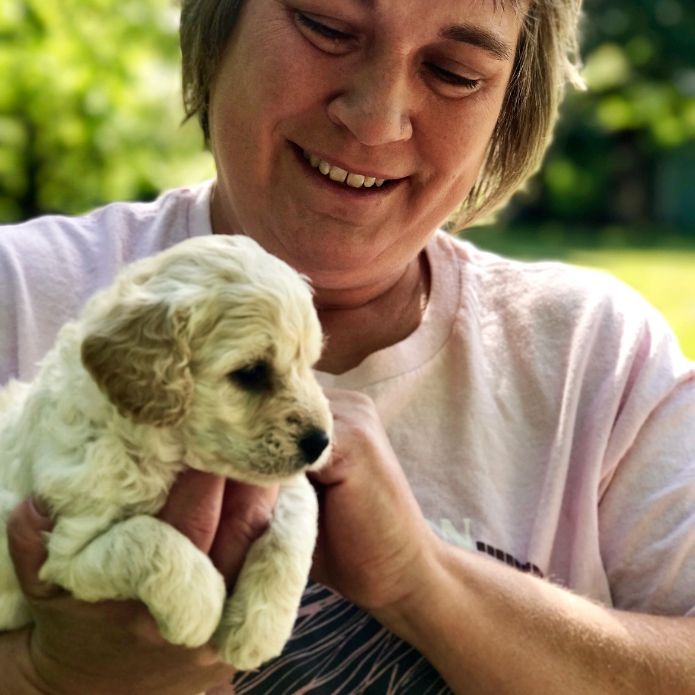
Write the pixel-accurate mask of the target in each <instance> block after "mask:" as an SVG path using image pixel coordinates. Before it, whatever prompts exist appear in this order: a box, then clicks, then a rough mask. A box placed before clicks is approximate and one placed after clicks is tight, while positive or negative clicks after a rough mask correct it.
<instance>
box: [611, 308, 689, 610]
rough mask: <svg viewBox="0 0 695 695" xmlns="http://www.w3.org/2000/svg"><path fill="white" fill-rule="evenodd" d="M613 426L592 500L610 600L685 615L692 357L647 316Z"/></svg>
mask: <svg viewBox="0 0 695 695" xmlns="http://www.w3.org/2000/svg"><path fill="white" fill-rule="evenodd" d="M636 355H637V356H636V359H635V362H634V364H633V365H632V375H631V379H630V380H629V384H630V386H629V389H628V390H627V392H626V395H625V397H624V402H623V403H622V406H621V410H620V414H619V416H618V418H617V420H616V422H615V426H614V428H613V441H612V442H611V447H609V456H608V457H607V468H606V470H605V471H604V476H603V481H602V490H601V493H602V494H601V497H600V503H599V529H600V542H601V553H602V558H603V562H604V566H605V570H606V575H607V577H608V580H609V584H610V588H611V593H612V598H613V604H614V605H615V607H616V608H620V609H625V610H632V611H639V612H646V613H654V614H663V615H688V614H690V615H695V365H693V364H690V363H688V362H687V360H685V359H684V358H683V357H682V355H681V354H680V351H679V349H678V347H677V343H676V340H675V338H674V337H673V336H672V335H671V333H670V330H669V329H668V327H666V326H665V323H664V322H663V320H662V319H661V318H660V317H658V316H656V315H655V314H653V315H652V318H651V320H649V321H648V324H647V325H646V326H645V330H644V332H643V335H642V345H641V348H640V350H638V351H637V353H636Z"/></svg>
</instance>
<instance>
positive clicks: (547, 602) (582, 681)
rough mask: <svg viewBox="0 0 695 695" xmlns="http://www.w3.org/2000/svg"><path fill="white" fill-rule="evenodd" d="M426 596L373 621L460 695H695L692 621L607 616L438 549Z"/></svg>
mask: <svg viewBox="0 0 695 695" xmlns="http://www.w3.org/2000/svg"><path fill="white" fill-rule="evenodd" d="M435 556H436V557H438V558H439V561H437V562H434V563H432V565H431V566H430V568H429V569H428V571H427V572H426V574H427V575H428V576H427V577H423V582H422V584H421V585H420V589H418V590H417V591H416V592H413V593H411V594H410V595H409V596H408V598H407V599H406V601H405V602H404V603H402V604H401V605H399V606H398V607H391V608H389V609H385V610H382V611H379V612H378V614H377V615H376V617H377V618H378V619H379V620H381V622H382V623H383V624H384V625H386V627H388V628H390V629H391V630H392V631H393V632H395V633H396V634H398V635H399V636H400V637H401V638H403V639H405V640H406V641H407V642H409V643H410V644H412V645H413V646H414V647H416V648H417V649H418V650H419V651H420V652H421V653H422V654H423V655H424V656H425V657H426V658H427V659H428V660H429V661H430V662H431V663H432V665H433V666H434V667H435V668H436V669H437V670H438V671H439V672H440V673H441V675H442V677H443V678H444V679H445V680H446V681H447V682H448V683H449V685H450V687H451V688H452V689H453V690H454V692H456V693H475V694H476V695H483V694H485V693H490V694H493V693H494V695H503V694H504V693H514V694H515V695H519V694H520V693H542V692H543V693H545V692H548V693H550V692H552V693H556V692H557V693H560V692H561V693H563V695H574V694H575V693H576V694H579V693H582V694H585V693H601V694H602V695H611V694H612V693H616V694H617V693H620V694H626V693H630V694H633V693H634V694H639V693H644V694H645V695H647V694H648V695H660V694H661V693H663V694H664V695H672V694H673V693H679V695H691V694H693V695H695V619H694V618H685V617H680V618H678V617H661V616H651V615H644V614H637V613H628V612H623V611H616V610H611V609H608V608H606V607H603V606H600V605H597V604H595V603H593V602H591V601H589V600H587V599H584V598H582V597H579V596H576V595H574V594H572V593H571V592H569V591H567V590H565V589H562V588H560V587H557V586H554V585H552V584H550V583H549V582H546V581H544V580H541V579H538V578H536V577H532V576H529V575H526V574H523V573H521V572H519V571H517V570H514V569H512V568H509V567H507V566H506V565H504V564H502V563H498V562H495V561H494V560H490V559H488V558H486V557H483V556H477V555H475V554H474V553H469V552H466V551H462V550H459V549H457V548H452V547H450V546H445V545H442V548H441V550H440V551H439V552H438V553H436V554H435Z"/></svg>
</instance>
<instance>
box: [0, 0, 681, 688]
mask: <svg viewBox="0 0 695 695" xmlns="http://www.w3.org/2000/svg"><path fill="white" fill-rule="evenodd" d="M577 5H578V3H576V2H573V0H564V1H561V0H558V1H556V2H552V1H551V0H537V2H531V3H530V4H526V3H516V2H511V1H510V2H490V1H487V0H486V1H484V2H481V1H480V0H457V1H456V2H454V1H453V0H427V2H425V0H408V1H407V2H404V1H403V0H374V1H372V0H348V1H346V2H343V3H335V2H332V0H254V1H253V2H245V3H242V2H210V1H208V0H198V1H191V0H189V1H184V2H183V11H182V28H181V34H182V48H183V59H184V89H185V98H186V103H187V106H188V110H189V115H193V114H197V115H198V117H199V119H200V122H201V125H202V127H203V131H204V133H205V135H206V138H207V139H208V142H209V145H210V148H211V150H212V152H213V154H214V157H215V162H216V166H217V180H216V182H215V184H214V186H213V187H210V186H201V187H198V188H195V189H181V190H178V191H173V192H169V193H167V194H166V195H164V196H163V197H162V198H160V199H159V200H158V201H157V202H155V203H153V204H151V205H115V206H108V207H107V208H105V209H103V210H101V211H97V212H95V213H93V214H91V215H88V216H86V217H85V218H80V219H72V220H69V219H65V218H50V219H47V220H43V221H38V222H35V223H33V224H35V225H36V228H37V229H41V231H42V234H41V235H36V234H34V235H28V234H27V233H26V231H27V228H25V227H21V226H20V227H17V228H15V230H14V231H13V230H9V229H8V230H7V231H6V232H3V246H2V247H1V248H2V253H3V255H2V256H1V257H0V258H2V262H3V264H4V267H5V269H6V271H7V272H6V273H5V274H4V275H5V278H3V280H2V282H3V287H2V288H0V290H2V296H4V297H8V298H10V300H9V302H8V306H7V307H5V308H4V311H5V314H4V315H3V317H2V321H4V322H6V324H7V326H8V327H9V328H8V330H7V331H6V332H4V333H3V335H4V336H7V337H6V338H3V339H4V341H5V342H4V344H2V345H1V346H0V348H1V349H0V354H2V356H3V357H2V359H3V363H2V365H3V366H2V370H3V379H5V378H8V377H9V376H11V375H19V376H21V377H26V376H30V375H31V372H32V370H33V368H34V364H35V361H36V359H38V358H39V357H40V355H41V354H42V353H43V352H44V351H45V350H46V349H47V347H48V345H50V343H51V341H52V337H53V335H54V332H55V330H57V327H58V326H59V325H60V324H61V323H63V322H64V321H65V320H67V319H68V318H69V317H70V316H71V315H73V314H74V313H75V312H76V311H77V310H78V308H79V306H80V305H81V303H82V302H83V301H84V299H85V298H86V296H88V295H89V294H90V293H91V292H92V291H94V289H95V288H96V286H98V285H99V284H102V283H104V282H106V281H108V279H109V278H110V277H111V276H112V275H113V274H114V273H115V272H116V271H117V269H118V267H120V266H121V265H122V264H123V263H125V262H128V261H130V260H132V259H134V258H136V257H139V256H143V255H147V254H149V253H152V252H154V251H155V250H157V249H158V248H161V247H163V246H166V245H169V244H172V243H175V242H176V241H178V240H180V239H182V238H185V236H188V235H192V234H203V233H211V232H214V233H244V234H248V235H250V236H252V237H254V238H255V239H257V240H258V241H259V242H260V243H261V244H263V246H265V248H266V249H268V250H269V251H271V252H273V253H275V254H276V255H278V256H280V257H281V258H283V259H285V260H286V261H288V262H289V263H290V264H292V265H293V266H294V267H295V268H297V269H298V270H300V271H301V272H303V273H306V274H307V275H309V276H310V277H311V279H312V281H313V283H314V287H315V296H316V306H317V309H318V311H319V316H320V318H321V322H322V325H323V327H324V330H325V332H326V335H327V344H326V350H325V353H324V355H323V357H322V359H321V361H320V363H319V364H318V365H317V367H318V369H319V372H320V378H321V379H322V382H323V384H324V386H325V387H326V389H327V392H328V393H329V395H330V398H331V403H332V408H333V412H334V417H335V421H336V442H335V454H334V457H333V461H332V464H331V466H329V468H328V469H327V470H326V471H324V472H322V473H321V474H320V475H319V476H318V478H317V481H316V482H317V486H318V489H319V495H320V500H321V528H320V538H319V544H318V548H317V553H316V559H315V564H314V568H313V571H312V576H313V578H314V580H316V582H317V583H316V584H312V585H310V587H309V588H308V590H307V593H306V597H305V601H304V605H303V607H302V609H301V611H300V615H299V619H298V624H297V628H296V630H295V636H294V637H293V639H292V640H291V642H290V644H289V645H288V648H287V650H286V653H285V654H284V655H283V656H282V657H280V659H278V660H277V662H274V663H272V664H269V665H268V666H267V667H266V668H264V669H261V671H260V672H259V673H257V674H238V675H237V676H236V677H235V687H236V691H237V692H238V693H243V692H260V693H293V692H298V691H301V692H305V691H309V692H325V693H337V692H345V693H352V692H376V693H378V692H398V693H424V692H446V691H448V690H449V689H450V690H453V691H454V692H473V693H486V692H491V693H492V692H494V693H503V692H515V693H538V692H559V691H560V690H561V689H562V691H563V692H568V693H586V692H594V693H602V694H603V693H612V692H616V693H624V692H631V693H632V692H635V693H639V692H644V693H659V692H664V693H673V692H678V693H688V692H695V654H694V652H693V648H692V645H693V644H695V621H693V620H692V618H689V617H686V616H688V615H689V614H690V615H692V614H693V613H695V594H694V592H693V586H694V585H695V584H694V581H693V580H694V579H695V552H694V550H693V537H694V536H695V534H694V533H693V529H694V528H695V517H694V516H693V511H692V510H693V499H694V497H695V487H694V485H693V475H692V471H693V465H694V464H693V462H694V461H695V438H694V437H693V433H692V427H691V426H690V425H689V423H690V422H691V421H692V418H693V416H694V415H695V371H694V370H693V366H692V365H691V364H689V363H688V362H687V361H686V360H685V359H684V358H683V357H682V355H681V354H680V353H679V351H678V349H677V346H676V343H675V340H674V339H673V337H672V336H671V334H670V332H669V331H668V329H667V328H666V327H665V325H664V323H663V321H662V320H661V319H660V318H659V317H658V316H656V315H655V314H654V313H653V312H652V310H651V309H649V308H648V307H647V306H646V305H645V304H644V303H643V302H641V300H639V298H637V297H636V296H635V295H634V294H633V293H631V292H630V291H629V290H627V289H626V288H624V287H622V286H620V285H618V284H617V283H616V282H614V281H612V280H610V279H608V278H604V277H602V276H599V275H597V274H592V273H588V272H584V271H578V270H572V269H570V268H567V267H565V266H562V265H559V264H538V265H525V264H520V263H513V262H510V261H506V260H504V259H501V258H498V257H494V256H492V255H489V254H484V253H481V252H479V251H477V250H476V249H474V248H473V247H472V246H470V245H466V244H460V243H458V242H455V241H453V240H452V239H451V238H449V237H448V236H446V235H445V234H443V233H441V232H436V231H435V230H436V229H437V227H438V226H439V225H440V224H441V223H442V222H443V221H444V220H445V218H447V216H449V215H450V214H451V213H452V211H454V210H455V209H457V208H459V213H460V218H461V220H462V223H463V224H468V223H470V222H471V221H472V220H473V219H477V218H479V217H480V216H481V215H482V214H484V213H485V212H488V211H490V210H491V209H493V208H494V207H496V206H498V205H499V204H501V203H502V202H503V201H504V200H506V199H507V198H508V196H509V195H510V194H511V193H512V192H513V191H514V190H516V189H517V188H518V186H519V185H520V184H521V183H522V182H523V181H524V180H525V179H526V178H527V177H528V176H529V175H530V173H532V172H533V171H534V169H535V168H536V166H537V164H538V161H539V158H540V156H541V154H542V152H543V150H544V148H545V146H546V144H547V142H548V138H549V133H550V130H551V128H552V124H553V122H554V119H555V115H556V109H557V104H558V101H559V96H560V94H561V92H562V88H563V85H564V83H565V81H566V80H567V79H575V80H576V68H575V67H574V65H573V63H572V58H573V49H574V47H575V31H576V26H575V25H576V20H577V13H578V7H577ZM461 201H463V204H461ZM30 228H31V227H30ZM49 254H50V255H49ZM46 258H48V259H49V260H46ZM56 260H57V261H58V263H57V264H56ZM56 265H59V266H60V269H61V278H58V277H56V273H55V272H54V271H53V272H51V268H55V266H56ZM60 282H64V283H65V285H66V287H69V289H70V292H69V293H65V294H62V293H60ZM26 288H38V289H34V290H33V291H32V292H30V293H29V292H28V291H27V289H26ZM56 297H57V298H56ZM20 299H22V301H24V305H23V306H24V307H28V308H24V309H23V310H22V311H21V313H20V312H19V311H18V310H15V309H13V307H14V306H17V305H16V304H15V303H14V302H18V301H19V300H20ZM13 300H14V301H13ZM4 326H5V323H3V331H4ZM36 329H39V330H38V335H37V332H36ZM272 502H273V491H268V490H257V489H253V488H245V487H241V486H236V487H231V486H230V487H228V488H227V489H224V488H223V485H222V483H221V482H220V481H218V480H216V479H214V478H211V477H209V476H202V475H200V474H195V473H193V472H191V473H190V474H188V475H187V476H185V477H184V479H182V480H181V481H179V484H178V485H177V486H176V488H175V490H174V491H173V493H172V496H171V498H170V500H169V502H168V504H167V507H166V508H165V509H164V510H163V512H162V517H163V518H164V519H166V520H167V521H169V522H170V523H172V524H174V525H175V526H176V527H177V528H179V529H180V530H181V531H182V532H184V533H186V534H187V535H189V536H190V537H191V538H192V539H193V540H194V542H196V543H197V544H198V546H199V547H201V548H203V549H205V550H206V551H208V552H210V554H211V556H212V557H213V559H214V561H215V562H216V564H217V566H218V567H219V568H220V569H221V571H223V573H224V574H225V576H226V577H228V579H229V580H230V581H233V578H234V576H235V574H236V572H237V571H238V568H239V566H240V564H241V563H242V562H243V556H244V549H245V547H247V546H248V543H249V541H250V539H252V538H253V537H254V536H255V535H257V534H258V533H259V532H260V531H261V530H262V528H263V524H264V522H265V520H266V519H267V517H268V514H269V513H270V509H271V508H272ZM11 521H12V523H11V532H10V545H11V548H12V550H13V557H14V559H15V564H16V569H17V572H18V574H19V575H20V577H21V578H22V582H23V587H24V590H25V592H26V593H27V595H28V596H30V597H32V600H33V605H34V607H35V615H36V625H35V627H34V629H33V631H24V632H17V633H9V634H6V635H3V636H1V639H0V650H1V651H0V663H2V665H3V672H4V673H10V674H11V675H10V678H11V680H10V681H8V682H9V683H12V684H13V685H12V686H11V687H10V690H9V692H12V693H20V692H21V693H24V692H27V693H32V692H51V693H63V692H71V693H81V692H84V693H133V692H137V693H140V692H142V693H144V692H147V693H158V692H162V693H193V692H197V691H201V690H205V689H207V690H208V691H210V692H212V691H213V689H214V688H215V687H216V686H217V690H216V692H225V686H224V685H223V684H224V683H225V681H226V680H227V679H228V678H229V677H230V676H231V674H230V673H229V669H227V668H226V667H225V666H224V665H222V664H220V663H219V662H217V661H216V658H215V656H214V652H213V651H212V649H210V648H202V649H199V650H189V651H186V650H181V649H179V648H174V647H171V646H169V645H166V644H165V643H163V642H162V641H161V640H160V639H159V638H158V636H157V635H156V631H155V630H154V628H153V626H152V623H151V622H150V621H149V620H148V618H147V616H146V615H145V614H144V611H143V609H142V607H141V606H139V605H136V604H131V603H127V604H114V603H111V604H107V605H86V604H81V603H79V602H77V601H74V600H72V599H71V598H69V597H67V596H65V595H62V594H60V593H57V592H56V591H55V589H54V588H52V587H47V586H44V585H42V584H41V583H40V582H38V580H37V579H36V569H37V567H38V566H40V564H41V561H42V558H43V556H42V548H41V542H40V539H41V532H42V531H44V530H46V529H48V528H49V527H50V519H46V518H45V516H44V515H42V514H41V511H40V510H39V509H37V508H36V503H35V502H31V501H27V502H25V503H24V504H23V505H21V506H20V507H19V508H17V509H16V510H15V511H14V513H13V515H12V520H11ZM488 556H492V557H488ZM546 577H550V578H552V580H553V581H552V582H550V581H547V579H545V578H546ZM326 587H330V589H329V588H326ZM336 592H337V593H336ZM655 636H658V638H657V639H655ZM15 684H16V685H15ZM227 691H229V689H227Z"/></svg>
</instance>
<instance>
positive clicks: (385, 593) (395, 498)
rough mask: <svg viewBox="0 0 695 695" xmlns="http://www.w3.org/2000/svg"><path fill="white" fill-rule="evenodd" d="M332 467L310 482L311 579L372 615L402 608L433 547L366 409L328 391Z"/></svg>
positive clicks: (351, 397)
mask: <svg viewBox="0 0 695 695" xmlns="http://www.w3.org/2000/svg"><path fill="white" fill-rule="evenodd" d="M326 395H327V396H328V397H329V399H330V401H331V409H332V411H333V416H334V441H333V453H332V458H331V462H330V463H329V464H328V465H327V466H326V467H325V468H324V469H322V470H321V471H319V472H318V473H316V474H312V480H314V482H316V483H317V488H318V492H319V501H320V515H319V539H318V543H317V548H316V553H315V556H314V566H313V569H312V576H313V578H314V579H316V580H317V581H320V582H321V583H323V584H326V585H328V586H330V587H332V588H333V589H335V590H336V591H338V592H339V593H340V594H342V595H343V596H344V597H345V598H347V599H349V600H350V601H352V602H353V603H356V604H357V605H359V606H361V607H363V608H365V609H366V610H369V611H373V612H378V611H380V610H381V609H385V608H389V607H393V606H396V605H398V604H399V603H401V602H404V601H406V600H407V599H408V598H409V597H410V596H411V595H412V594H413V592H415V591H417V590H418V589H419V588H420V586H421V583H422V578H423V569H424V568H425V567H428V566H430V565H431V564H432V563H433V562H434V559H433V557H434V549H435V547H436V546H437V545H438V543H439V541H438V539H437V537H436V536H435V535H434V532H433V531H432V530H431V528H430V526H429V525H428V523H427V521H426V520H425V518H424V517H423V515H422V512H421V510H420V507H419V506H418V503H417V502H416V500H415V497H414V496H413V493H412V491H411V489H410V486H409V485H408V482H407V480H406V478H405V475H404V474H403V471H402V470H401V467H400V464H399V463H398V460H397V459H396V455H395V454H394V452H393V449H392V448H391V445H390V443H389V440H388V437H387V435H386V433H385V431H384V428H383V426H382V424H381V422H380V420H379V416H378V414H377V412H376V409H375V407H374V404H373V402H372V401H371V400H370V399H369V398H368V397H367V396H364V395H362V394H360V393H355V392H351V391H338V390H329V391H327V394H326Z"/></svg>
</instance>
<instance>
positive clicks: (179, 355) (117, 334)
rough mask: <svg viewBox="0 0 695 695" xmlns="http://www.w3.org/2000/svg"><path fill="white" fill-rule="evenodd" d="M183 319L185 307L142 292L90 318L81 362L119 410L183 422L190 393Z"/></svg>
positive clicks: (159, 422)
mask: <svg viewBox="0 0 695 695" xmlns="http://www.w3.org/2000/svg"><path fill="white" fill-rule="evenodd" d="M187 324H188V312H187V311H185V310H183V309H175V308H173V307H172V306H171V305H170V304H169V303H167V302H165V301H162V300H161V299H160V300H158V301H156V302H147V301H146V300H143V299H142V298H140V300H139V301H138V302H133V303H132V304H131V305H130V306H125V305H123V304H119V305H115V306H113V307H112V308H111V310H110V311H107V312H106V313H105V315H103V316H101V317H99V318H97V319H96V320H92V321H91V322H90V324H89V325H88V327H87V333H86V335H85V337H84V339H83V341H82V362H83V364H84V366H85V368H86V369H87V371H88V372H89V373H90V374H91V376H92V378H93V379H94V381H95V382H96V383H97V385H98V386H99V388H100V389H101V390H102V391H103V392H104V393H105V394H106V395H107V396H108V398H109V400H110V401H111V402H112V403H113V404H114V405H115V406H116V407H117V408H118V411H119V412H120V413H121V415H123V416H125V417H128V418H130V419H131V420H133V421H134V422H137V423H141V424H147V425H154V426H155V427H167V426H172V425H176V424H178V423H179V422H181V420H182V419H183V417H184V416H185V414H186V412H187V411H188V408H189V406H190V403H191V399H192V397H193V379H192V377H191V373H190V369H189V361H190V349H189V345H188V340H187V336H186V334H187V330H186V329H187Z"/></svg>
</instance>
